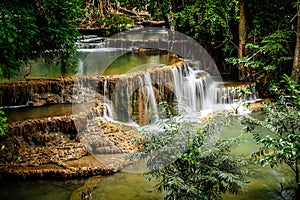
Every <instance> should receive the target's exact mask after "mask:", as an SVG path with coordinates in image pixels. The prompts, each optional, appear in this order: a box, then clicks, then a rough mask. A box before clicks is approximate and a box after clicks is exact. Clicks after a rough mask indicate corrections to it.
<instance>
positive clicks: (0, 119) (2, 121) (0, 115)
mask: <svg viewBox="0 0 300 200" xmlns="http://www.w3.org/2000/svg"><path fill="white" fill-rule="evenodd" d="M6 121H7V118H6V117H5V114H4V111H3V110H2V109H1V108H0V136H1V135H4V134H5V133H6V132H7V129H6V128H7V127H8V124H7V122H6Z"/></svg>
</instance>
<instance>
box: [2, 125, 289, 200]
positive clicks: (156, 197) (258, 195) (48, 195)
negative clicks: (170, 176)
mask: <svg viewBox="0 0 300 200" xmlns="http://www.w3.org/2000/svg"><path fill="white" fill-rule="evenodd" d="M241 128H242V126H241V125H240V124H239V122H235V123H234V125H233V126H232V127H227V128H225V129H224V130H223V133H222V135H221V137H222V138H230V137H237V136H240V135H241V134H242V133H241ZM256 149H257V145H256V144H255V142H254V140H253V139H252V136H251V135H248V134H244V135H243V142H242V143H241V145H240V146H239V147H238V148H236V149H235V150H234V152H233V153H238V154H243V155H244V156H246V157H247V158H250V154H251V153H252V152H253V151H255V150H256ZM249 169H250V172H251V175H250V178H249V181H250V183H249V185H248V186H247V187H246V188H245V189H246V191H245V192H244V193H241V194H239V195H229V194H225V195H223V199H225V200H231V199H232V200H235V199H236V200H253V199H256V200H264V199H272V200H273V199H275V200H276V199H278V200H279V199H282V198H281V196H280V194H279V191H280V183H282V184H283V185H284V187H286V188H287V187H290V186H292V185H293V182H291V181H290V180H293V174H292V172H291V171H290V170H289V168H287V167H285V166H278V167H276V168H274V169H271V168H270V167H269V166H265V167H262V166H260V165H258V164H252V165H251V166H250V167H249ZM154 185H155V182H149V181H148V180H146V179H145V177H144V176H143V175H142V174H138V173H128V172H120V173H117V174H114V175H111V176H104V177H103V176H99V177H92V178H90V179H87V180H83V179H81V180H71V181H30V182H19V181H10V182H8V181H4V182H3V181H2V182H0V199H1V200H2V199H3V200H5V199H12V200H15V199H72V200H75V199H78V200H79V199H80V195H81V193H82V191H83V190H84V189H86V188H87V187H91V188H94V190H93V192H92V196H93V199H99V200H120V199H122V200H145V199H146V200H147V199H149V200H150V199H151V200H160V199H162V198H163V195H162V194H160V193H158V192H157V191H156V190H155V187H154Z"/></svg>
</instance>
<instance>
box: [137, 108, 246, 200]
mask: <svg viewBox="0 0 300 200" xmlns="http://www.w3.org/2000/svg"><path fill="white" fill-rule="evenodd" d="M223 117H224V114H223V115H222V117H218V118H214V119H212V120H210V122H209V123H207V124H205V125H203V127H202V128H199V124H198V123H193V122H190V121H188V120H187V119H184V118H182V117H180V116H176V117H174V116H173V117H171V118H168V119H165V120H164V121H163V122H161V123H160V124H158V127H157V128H158V129H154V130H153V129H145V128H144V129H142V130H141V131H140V132H141V134H142V136H143V137H144V138H145V140H144V141H139V142H138V144H139V145H143V149H141V150H139V151H138V152H136V153H135V156H137V157H139V158H147V159H148V161H147V166H148V169H149V170H150V172H148V173H147V174H146V176H147V177H148V179H149V180H152V179H157V180H158V181H159V183H158V185H157V189H158V191H165V192H166V196H165V199H221V194H222V193H226V192H229V193H233V194H237V193H238V192H240V191H241V190H242V188H243V186H245V184H246V170H242V167H243V166H245V164H246V162H245V161H244V160H242V159H241V158H240V157H238V156H235V155H231V153H230V150H231V149H232V148H234V147H235V146H236V145H237V144H238V141H237V139H230V140H218V139H217V138H218V137H219V131H220V130H221V127H222V126H223V125H224V123H227V122H228V121H226V122H225V120H224V121H223V120H222V119H225V118H223ZM221 118H222V119H221ZM226 120H228V118H226Z"/></svg>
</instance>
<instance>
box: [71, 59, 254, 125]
mask: <svg viewBox="0 0 300 200" xmlns="http://www.w3.org/2000/svg"><path fill="white" fill-rule="evenodd" d="M198 65H199V63H190V62H181V63H178V64H177V65H174V66H160V67H156V68H152V69H150V70H148V71H146V72H138V73H132V74H124V75H114V76H105V77H103V76H102V78H101V77H89V78H79V79H78V81H77V90H76V93H77V96H78V97H77V99H78V100H79V102H89V101H90V100H93V99H94V100H95V99H98V100H100V101H102V102H101V103H100V104H99V105H101V106H100V109H101V113H102V117H104V118H107V119H110V120H116V121H119V122H125V123H131V122H136V123H138V124H140V125H146V124H149V123H150V124H151V123H155V122H156V121H158V120H159V115H158V103H159V102H161V101H166V102H168V103H170V105H174V103H176V104H177V108H178V112H179V113H180V114H182V115H184V116H187V117H190V118H194V119H196V118H195V116H196V115H197V116H198V115H199V114H201V115H206V114H207V113H211V112H213V111H217V110H224V109H226V108H225V107H228V109H232V107H233V106H234V105H230V104H234V100H235V99H237V98H239V97H238V95H239V94H238V93H237V92H236V91H235V88H236V87H246V88H250V89H251V90H252V92H255V91H254V87H252V86H251V85H250V84H247V83H243V84H236V83H235V84H223V85H222V84H220V83H217V82H214V81H213V77H212V76H211V75H210V74H209V73H207V72H206V71H204V70H200V69H199V68H200V66H198ZM95 82H96V83H95ZM96 87H97V88H99V89H100V90H99V89H96ZM102 92H103V95H102V97H99V95H100V96H101V94H102ZM243 98H244V99H245V100H255V98H256V97H255V93H254V94H252V95H246V96H244V97H243Z"/></svg>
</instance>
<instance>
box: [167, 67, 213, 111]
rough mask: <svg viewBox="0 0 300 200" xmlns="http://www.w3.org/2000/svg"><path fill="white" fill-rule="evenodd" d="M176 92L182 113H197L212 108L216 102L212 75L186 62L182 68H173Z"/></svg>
mask: <svg viewBox="0 0 300 200" xmlns="http://www.w3.org/2000/svg"><path fill="white" fill-rule="evenodd" d="M172 75H173V85H174V93H175V96H176V98H177V101H178V108H179V111H180V112H183V113H182V114H196V113H197V112H200V111H202V110H205V109H209V108H211V106H212V105H213V104H214V103H215V102H214V96H213V92H212V91H213V86H214V85H213V80H212V77H211V76H210V75H209V74H208V73H206V72H205V71H203V70H199V69H197V68H196V69H193V68H192V67H191V66H190V64H188V63H185V64H184V66H183V69H182V68H173V69H172Z"/></svg>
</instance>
